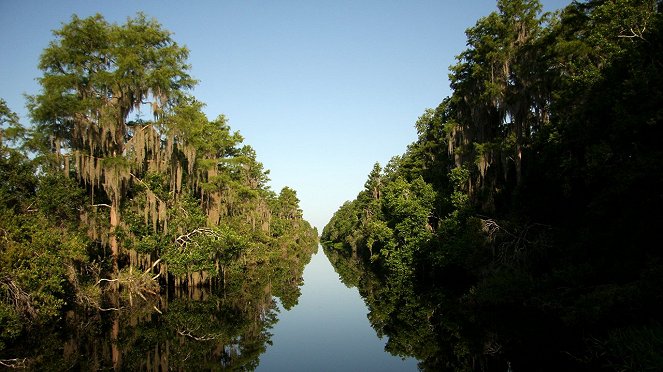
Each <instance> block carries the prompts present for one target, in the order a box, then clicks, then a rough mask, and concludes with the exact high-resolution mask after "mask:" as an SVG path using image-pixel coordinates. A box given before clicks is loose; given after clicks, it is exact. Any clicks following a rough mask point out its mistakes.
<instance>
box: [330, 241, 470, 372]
mask: <svg viewBox="0 0 663 372" xmlns="http://www.w3.org/2000/svg"><path fill="white" fill-rule="evenodd" d="M325 254H326V255H327V257H328V258H329V261H330V262H331V264H332V266H333V267H334V269H335V270H336V272H337V273H338V274H339V276H340V277H341V281H342V282H343V283H344V284H345V285H346V286H348V287H357V289H358V290H359V294H360V295H361V296H362V298H363V299H364V302H365V303H366V306H367V307H368V310H369V313H368V319H369V321H370V322H371V326H372V327H373V328H374V329H375V331H376V333H377V335H378V336H379V337H384V336H386V337H388V340H387V344H386V346H385V350H386V351H387V352H389V353H390V354H392V355H396V356H400V357H403V358H405V357H414V358H416V359H418V360H419V361H420V362H419V367H420V368H421V369H423V370H431V371H433V370H472V369H473V366H478V364H476V363H481V361H480V360H479V359H478V358H477V357H476V355H471V354H470V350H473V343H472V342H470V341H469V340H471V338H468V336H469V334H468V333H467V327H465V326H461V323H460V322H459V321H458V319H459V317H458V316H456V315H455V313H456V312H457V309H455V308H454V307H453V306H448V308H445V309H442V308H441V306H442V305H436V304H440V303H442V304H444V303H445V301H444V298H445V295H444V294H443V293H441V292H438V293H425V292H424V291H422V290H421V289H419V288H415V287H414V286H413V285H412V283H408V282H403V281H401V280H389V279H388V278H387V279H384V278H381V277H380V275H378V274H377V273H376V272H374V270H372V269H371V266H370V265H369V264H367V263H366V262H365V261H364V260H363V259H362V258H360V257H357V256H351V255H350V254H344V252H342V251H340V250H337V249H333V248H327V247H325ZM446 303H449V301H446Z"/></svg>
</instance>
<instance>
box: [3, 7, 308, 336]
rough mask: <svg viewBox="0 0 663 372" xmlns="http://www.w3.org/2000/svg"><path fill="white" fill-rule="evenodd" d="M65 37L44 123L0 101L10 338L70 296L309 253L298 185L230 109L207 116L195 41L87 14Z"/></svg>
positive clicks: (144, 21)
mask: <svg viewBox="0 0 663 372" xmlns="http://www.w3.org/2000/svg"><path fill="white" fill-rule="evenodd" d="M54 36H55V39H54V40H53V41H52V42H51V43H50V44H49V45H48V47H46V49H45V50H44V52H43V53H42V55H41V58H40V60H39V68H40V69H41V70H42V71H43V75H42V76H41V77H40V78H39V79H38V81H39V83H40V85H41V91H40V92H39V93H38V94H36V95H33V96H29V97H28V108H29V112H30V115H31V119H32V123H31V125H30V126H25V127H24V126H22V125H21V124H20V123H19V120H18V117H17V115H16V114H15V113H13V112H12V111H11V110H10V108H8V107H7V105H6V103H5V102H4V101H1V100H0V110H1V111H0V121H1V124H2V131H1V132H0V135H1V137H0V138H1V140H2V145H1V147H0V179H2V182H1V183H0V325H1V328H0V332H1V333H0V349H1V348H2V342H7V341H11V340H13V339H15V338H16V337H18V336H19V335H21V334H22V333H23V332H25V331H26V330H29V329H30V328H31V327H33V326H35V325H38V324H41V323H43V322H46V321H49V320H50V319H53V318H55V317H57V316H58V314H59V312H60V311H61V310H62V308H63V307H64V306H66V305H67V304H74V303H76V304H82V305H84V306H88V307H91V308H98V309H102V308H104V309H105V308H117V307H119V304H118V301H127V302H128V303H132V302H133V301H135V300H141V298H143V299H144V298H145V297H146V296H149V295H150V294H158V293H159V291H160V286H161V287H165V286H170V287H182V288H190V289H191V288H193V287H195V286H200V285H205V286H208V287H209V286H211V287H214V286H223V284H224V278H225V277H226V269H227V267H229V265H231V264H233V263H235V262H237V261H240V262H242V264H243V265H245V266H246V265H259V264H260V263H261V262H264V261H265V260H267V259H268V258H267V257H268V256H273V255H279V252H282V253H283V255H286V252H291V251H292V250H293V247H301V251H302V252H306V253H307V254H309V255H310V253H311V249H315V247H316V246H315V244H316V242H317V232H316V231H315V230H314V229H313V228H311V226H310V225H309V224H308V222H306V221H304V220H303V219H302V211H301V209H300V208H299V200H298V199H297V195H296V192H295V191H294V190H292V189H291V188H288V187H285V188H283V189H282V190H281V191H280V193H278V194H277V193H275V192H273V191H271V190H270V189H269V186H268V185H267V182H268V180H269V179H268V171H266V170H265V169H263V165H262V164H261V163H260V162H258V161H257V160H256V153H255V151H254V150H253V149H252V148H251V147H250V146H248V145H245V144H243V138H242V137H241V136H240V134H239V133H238V132H232V131H231V129H230V127H229V126H228V122H227V119H226V118H225V117H224V116H219V117H218V118H217V119H215V120H209V119H208V118H207V117H206V116H205V115H204V114H203V112H202V108H203V104H202V103H200V102H199V101H197V100H196V99H195V98H194V97H193V96H192V95H191V94H190V89H191V88H193V87H194V85H195V83H196V81H195V80H194V79H193V78H192V77H191V76H190V75H189V72H188V71H189V65H188V64H187V56H188V50H187V49H186V48H185V47H182V46H180V45H178V44H177V43H176V42H175V41H174V40H173V39H172V38H171V35H170V33H169V32H168V31H167V30H165V29H163V28H162V26H161V25H160V24H159V23H157V22H156V21H155V20H151V19H148V18H146V17H145V16H144V15H142V14H139V15H138V16H137V17H135V18H130V19H128V20H127V22H126V23H125V24H122V25H118V24H111V23H108V22H107V21H106V20H105V19H104V18H103V17H102V16H100V15H96V16H93V17H89V18H79V17H76V16H74V17H72V19H71V21H70V22H69V23H67V24H64V25H63V26H62V28H61V29H59V30H56V31H54ZM311 247H312V248H311ZM108 290H110V291H108ZM108 292H114V293H116V294H117V293H120V294H121V296H119V297H118V296H117V295H115V296H111V297H113V298H114V299H108V298H105V297H104V295H103V294H104V293H108Z"/></svg>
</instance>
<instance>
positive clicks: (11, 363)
mask: <svg viewBox="0 0 663 372" xmlns="http://www.w3.org/2000/svg"><path fill="white" fill-rule="evenodd" d="M27 360H28V358H23V359H20V358H13V359H0V366H4V367H7V368H21V369H24V368H27V367H28V366H27V363H26V362H27Z"/></svg>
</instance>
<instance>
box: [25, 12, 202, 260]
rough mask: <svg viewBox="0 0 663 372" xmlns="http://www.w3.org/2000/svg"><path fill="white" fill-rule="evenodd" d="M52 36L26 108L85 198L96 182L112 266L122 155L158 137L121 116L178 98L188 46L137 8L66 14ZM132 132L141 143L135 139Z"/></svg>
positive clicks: (122, 186)
mask: <svg viewBox="0 0 663 372" xmlns="http://www.w3.org/2000/svg"><path fill="white" fill-rule="evenodd" d="M54 35H55V37H56V39H55V40H54V41H52V42H51V43H50V45H49V46H48V47H47V48H46V49H45V50H44V52H43V54H42V55H41V58H40V63H39V68H40V69H41V70H42V71H43V72H44V75H43V77H42V78H40V79H39V82H40V84H41V87H42V91H41V93H39V94H38V95H36V96H33V97H31V98H30V109H31V114H32V117H33V119H34V120H35V122H36V123H38V128H37V130H38V131H42V132H45V133H48V135H49V138H48V139H49V140H50V145H51V146H50V147H51V149H52V150H53V152H54V154H55V166H56V167H58V168H61V169H63V170H64V171H65V173H69V171H70V162H72V161H73V163H74V164H73V172H74V173H75V174H76V175H77V176H78V177H79V179H81V180H82V181H83V182H85V183H86V184H87V185H88V189H89V192H90V195H91V198H93V202H92V204H94V196H95V190H96V189H99V190H100V191H102V192H103V195H102V196H103V197H105V198H107V200H108V202H109V209H110V214H109V215H110V233H109V245H110V248H111V250H112V253H113V257H114V260H115V267H117V262H116V261H117V256H118V254H119V249H120V247H119V245H118V239H117V236H116V233H117V229H118V227H119V226H120V222H121V217H120V207H121V203H122V201H123V199H124V197H125V195H126V192H127V188H128V184H129V183H130V182H131V175H132V172H131V165H132V164H130V161H131V160H137V161H140V160H144V159H143V156H144V155H145V145H146V143H145V142H146V141H152V142H160V137H159V135H158V133H152V127H151V126H143V127H140V126H139V127H136V126H135V125H134V124H132V123H131V122H129V118H130V115H131V114H134V113H137V112H138V113H139V112H140V111H141V110H142V109H145V108H146V107H149V108H150V109H151V111H152V114H153V115H154V117H155V118H161V117H164V116H166V115H167V114H168V112H169V110H171V109H172V108H173V107H174V106H175V105H177V104H178V102H180V101H181V100H182V99H183V96H184V94H185V91H186V90H187V89H189V88H191V87H193V85H194V83H195V81H194V80H193V79H192V78H191V77H190V76H189V74H188V69H189V66H188V65H187V64H186V58H187V56H188V50H187V49H186V48H184V47H180V46H179V45H178V44H177V43H175V42H174V41H173V40H172V39H171V37H170V33H169V32H168V31H166V30H164V29H162V27H161V25H160V24H159V23H157V22H156V21H155V20H149V19H147V18H146V17H145V15H143V14H138V16H137V17H135V18H130V19H128V20H127V22H126V23H125V24H123V25H116V24H109V23H108V22H106V21H105V20H104V18H103V17H102V16H101V15H99V14H97V15H95V16H92V17H88V18H84V19H81V18H79V17H77V16H73V17H72V19H71V22H69V23H68V24H65V25H64V26H63V27H62V28H61V29H59V30H56V31H54ZM145 132H147V133H148V135H147V136H142V135H141V134H142V133H145ZM139 138H140V139H142V141H141V142H142V143H136V139H139ZM132 140H133V143H132ZM141 145H142V146H141ZM131 146H133V150H134V151H133V152H131V151H130V147H131ZM141 147H142V148H141ZM132 155H134V156H135V158H133V159H132ZM141 155H143V156H141ZM150 155H152V156H154V157H156V159H153V161H155V162H156V161H159V160H162V159H159V154H154V153H152V154H150ZM168 160H169V159H165V161H166V162H167V161H168ZM142 165H143V164H137V166H138V167H141V166H142Z"/></svg>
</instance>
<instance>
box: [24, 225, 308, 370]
mask: <svg viewBox="0 0 663 372" xmlns="http://www.w3.org/2000/svg"><path fill="white" fill-rule="evenodd" d="M314 240H315V239H304V238H301V239H300V238H299V237H295V236H291V239H290V240H288V241H287V242H286V239H284V240H283V242H282V243H283V244H280V245H277V248H276V249H272V250H269V251H266V252H260V253H259V252H253V253H251V254H250V255H246V256H244V257H242V258H241V259H238V260H236V261H234V262H233V263H232V264H230V265H229V266H228V267H227V269H226V277H225V282H224V286H223V287H220V288H213V289H211V290H210V289H204V288H195V289H194V290H189V289H181V288H175V289H174V290H173V288H171V291H170V292H169V293H168V297H169V298H168V299H167V300H166V299H165V297H164V298H148V301H143V302H141V303H139V304H135V306H132V307H129V308H122V309H121V310H120V311H108V312H102V311H97V312H94V313H84V312H77V311H73V310H72V311H69V312H68V313H67V316H66V317H65V319H64V321H63V325H64V327H63V329H62V330H61V331H54V330H41V331H43V334H35V335H34V336H36V337H34V340H38V341H31V342H34V343H35V345H31V346H30V349H33V350H39V354H40V355H42V357H38V358H35V359H34V360H32V361H30V362H31V363H32V364H31V366H32V367H34V368H38V369H49V370H50V369H81V370H101V369H111V368H113V369H116V370H117V369H122V370H155V371H156V370H171V369H175V370H225V369H232V370H253V369H255V368H256V367H257V366H258V364H259V357H260V355H261V354H262V353H263V352H265V350H266V348H267V345H270V344H271V334H270V333H269V330H270V329H271V328H272V327H273V326H274V324H276V322H277V321H278V318H277V311H278V308H277V306H276V302H275V301H274V300H273V296H274V297H277V298H279V300H280V301H281V303H283V304H284V306H286V307H288V308H289V307H292V306H295V305H296V304H297V301H298V300H299V296H300V289H299V286H300V285H301V284H302V275H303V271H304V266H306V264H307V263H308V262H309V261H310V258H311V255H312V254H313V252H314V251H315V249H316V248H317V245H316V243H315V241H314ZM155 309H161V310H159V311H160V312H161V314H159V311H157V310H155ZM28 341H29V340H28Z"/></svg>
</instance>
